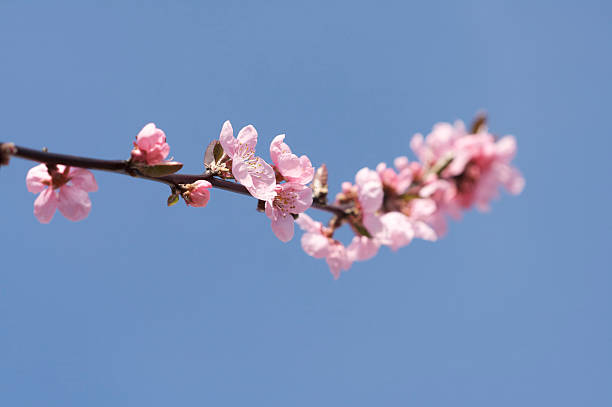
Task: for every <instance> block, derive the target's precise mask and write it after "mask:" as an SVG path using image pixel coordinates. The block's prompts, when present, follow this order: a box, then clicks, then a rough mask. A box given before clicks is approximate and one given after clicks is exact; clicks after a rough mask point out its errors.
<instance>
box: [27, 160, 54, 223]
mask: <svg viewBox="0 0 612 407" xmlns="http://www.w3.org/2000/svg"><path fill="white" fill-rule="evenodd" d="M50 181H51V175H49V171H48V169H47V165H46V164H39V165H37V166H35V167H32V168H30V170H29V171H28V174H27V175H26V187H27V188H28V191H30V192H33V193H35V194H37V193H39V192H41V191H42V190H43V189H45V188H46V187H47V186H48V185H45V184H43V182H50ZM44 223H48V222H44Z"/></svg>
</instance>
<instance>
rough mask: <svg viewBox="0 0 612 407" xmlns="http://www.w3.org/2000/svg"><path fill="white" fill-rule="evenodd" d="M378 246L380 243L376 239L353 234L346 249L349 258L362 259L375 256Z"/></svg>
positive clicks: (353, 259)
mask: <svg viewBox="0 0 612 407" xmlns="http://www.w3.org/2000/svg"><path fill="white" fill-rule="evenodd" d="M379 247H380V243H379V242H378V241H377V240H376V239H371V238H368V237H366V236H355V237H353V241H352V242H351V244H350V245H349V246H348V247H347V248H346V250H347V253H348V257H349V259H350V260H352V261H364V260H369V259H371V258H372V257H374V256H376V253H378V249H379Z"/></svg>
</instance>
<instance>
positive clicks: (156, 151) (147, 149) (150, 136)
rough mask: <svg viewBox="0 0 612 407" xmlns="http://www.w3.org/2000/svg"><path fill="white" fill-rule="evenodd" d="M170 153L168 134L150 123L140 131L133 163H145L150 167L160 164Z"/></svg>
mask: <svg viewBox="0 0 612 407" xmlns="http://www.w3.org/2000/svg"><path fill="white" fill-rule="evenodd" d="M169 153H170V146H169V145H168V143H166V134H165V133H164V132H163V131H162V130H161V129H158V128H157V127H155V123H149V124H147V125H146V126H144V127H143V128H142V130H140V132H139V133H138V135H137V136H136V142H135V143H134V149H133V150H132V161H136V162H144V163H146V164H148V165H153V164H159V163H160V162H162V161H164V160H165V159H166V157H167V156H168V154H169Z"/></svg>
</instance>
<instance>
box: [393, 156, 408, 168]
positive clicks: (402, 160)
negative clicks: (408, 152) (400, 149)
mask: <svg viewBox="0 0 612 407" xmlns="http://www.w3.org/2000/svg"><path fill="white" fill-rule="evenodd" d="M393 165H395V168H397V170H398V171H402V170H404V169H405V168H408V166H409V165H410V160H408V157H406V156H401V157H397V158H396V159H395V160H394V161H393Z"/></svg>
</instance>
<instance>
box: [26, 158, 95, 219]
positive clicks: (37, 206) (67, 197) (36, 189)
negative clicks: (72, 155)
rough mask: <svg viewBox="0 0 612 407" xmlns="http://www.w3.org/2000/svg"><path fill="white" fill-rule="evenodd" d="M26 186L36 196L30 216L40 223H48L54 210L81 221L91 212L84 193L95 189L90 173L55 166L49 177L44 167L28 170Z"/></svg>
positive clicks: (68, 217)
mask: <svg viewBox="0 0 612 407" xmlns="http://www.w3.org/2000/svg"><path fill="white" fill-rule="evenodd" d="M26 186H27V188H28V191H30V192H32V193H40V195H38V197H37V198H36V200H35V201H34V215H35V216H36V218H37V219H38V221H39V222H40V223H49V222H51V219H52V218H53V215H54V214H55V210H56V209H59V211H60V212H61V213H62V215H64V216H65V217H66V218H67V219H69V220H71V221H75V222H76V221H79V220H82V219H85V218H86V217H87V215H89V211H90V210H91V201H90V200H89V195H88V192H94V191H97V190H98V184H97V183H96V180H95V178H94V176H93V174H92V173H91V171H88V170H86V169H83V168H71V167H66V166H63V165H57V166H56V169H53V170H52V171H51V174H50V173H49V170H48V167H47V165H46V164H39V165H37V166H35V167H33V168H31V169H30V170H29V171H28V174H27V175H26Z"/></svg>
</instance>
